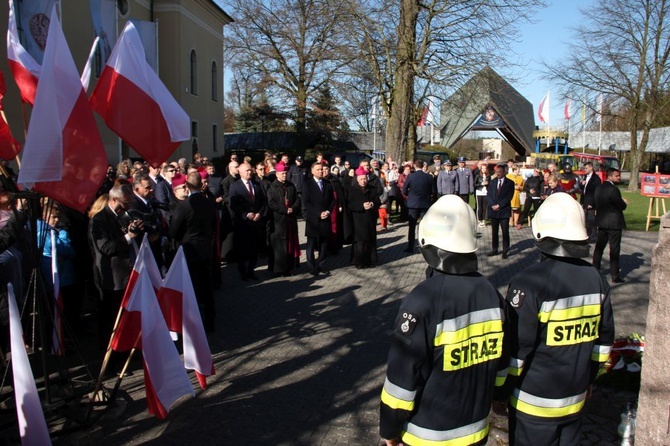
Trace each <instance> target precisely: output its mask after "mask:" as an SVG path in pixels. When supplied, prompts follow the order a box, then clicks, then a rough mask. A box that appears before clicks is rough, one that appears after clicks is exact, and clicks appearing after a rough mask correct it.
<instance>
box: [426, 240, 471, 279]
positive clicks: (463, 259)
mask: <svg viewBox="0 0 670 446" xmlns="http://www.w3.org/2000/svg"><path fill="white" fill-rule="evenodd" d="M419 250H420V251H421V254H423V258H424V259H425V260H426V262H427V263H428V265H430V267H431V268H433V269H436V270H438V271H441V272H443V273H447V274H458V275H462V274H470V273H476V272H477V269H478V267H479V266H478V264H477V253H474V252H470V253H467V254H463V253H458V252H451V251H446V250H444V249H440V248H436V247H435V246H432V245H425V246H421V247H420V248H419Z"/></svg>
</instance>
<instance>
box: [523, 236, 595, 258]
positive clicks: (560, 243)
mask: <svg viewBox="0 0 670 446" xmlns="http://www.w3.org/2000/svg"><path fill="white" fill-rule="evenodd" d="M535 246H537V247H538V249H539V250H540V251H542V252H543V253H545V254H549V255H552V256H556V257H571V258H574V259H583V258H585V257H589V255H590V251H591V246H589V243H588V241H587V240H584V241H583V242H574V241H568V240H559V239H556V238H552V237H545V238H543V239H541V240H538V241H536V242H535Z"/></svg>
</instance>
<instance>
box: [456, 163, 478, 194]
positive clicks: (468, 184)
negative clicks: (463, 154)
mask: <svg viewBox="0 0 670 446" xmlns="http://www.w3.org/2000/svg"><path fill="white" fill-rule="evenodd" d="M454 170H455V171H456V175H458V193H459V194H461V195H465V194H474V193H475V178H474V177H475V174H474V172H473V171H472V169H470V168H469V167H468V166H465V167H464V168H463V171H461V169H460V167H457V168H456V169H454Z"/></svg>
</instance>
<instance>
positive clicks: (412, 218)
mask: <svg viewBox="0 0 670 446" xmlns="http://www.w3.org/2000/svg"><path fill="white" fill-rule="evenodd" d="M427 211H428V209H424V208H410V209H409V212H408V215H407V216H408V218H409V229H408V230H407V249H414V241H415V240H416V225H417V223H418V221H419V219H420V218H421V217H423V216H424V215H426V212H427Z"/></svg>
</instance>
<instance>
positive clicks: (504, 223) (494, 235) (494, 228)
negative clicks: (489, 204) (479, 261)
mask: <svg viewBox="0 0 670 446" xmlns="http://www.w3.org/2000/svg"><path fill="white" fill-rule="evenodd" d="M498 227H500V229H502V239H503V243H502V249H503V252H507V250H508V249H509V217H507V218H495V217H491V245H492V246H491V248H492V249H493V252H498Z"/></svg>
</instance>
